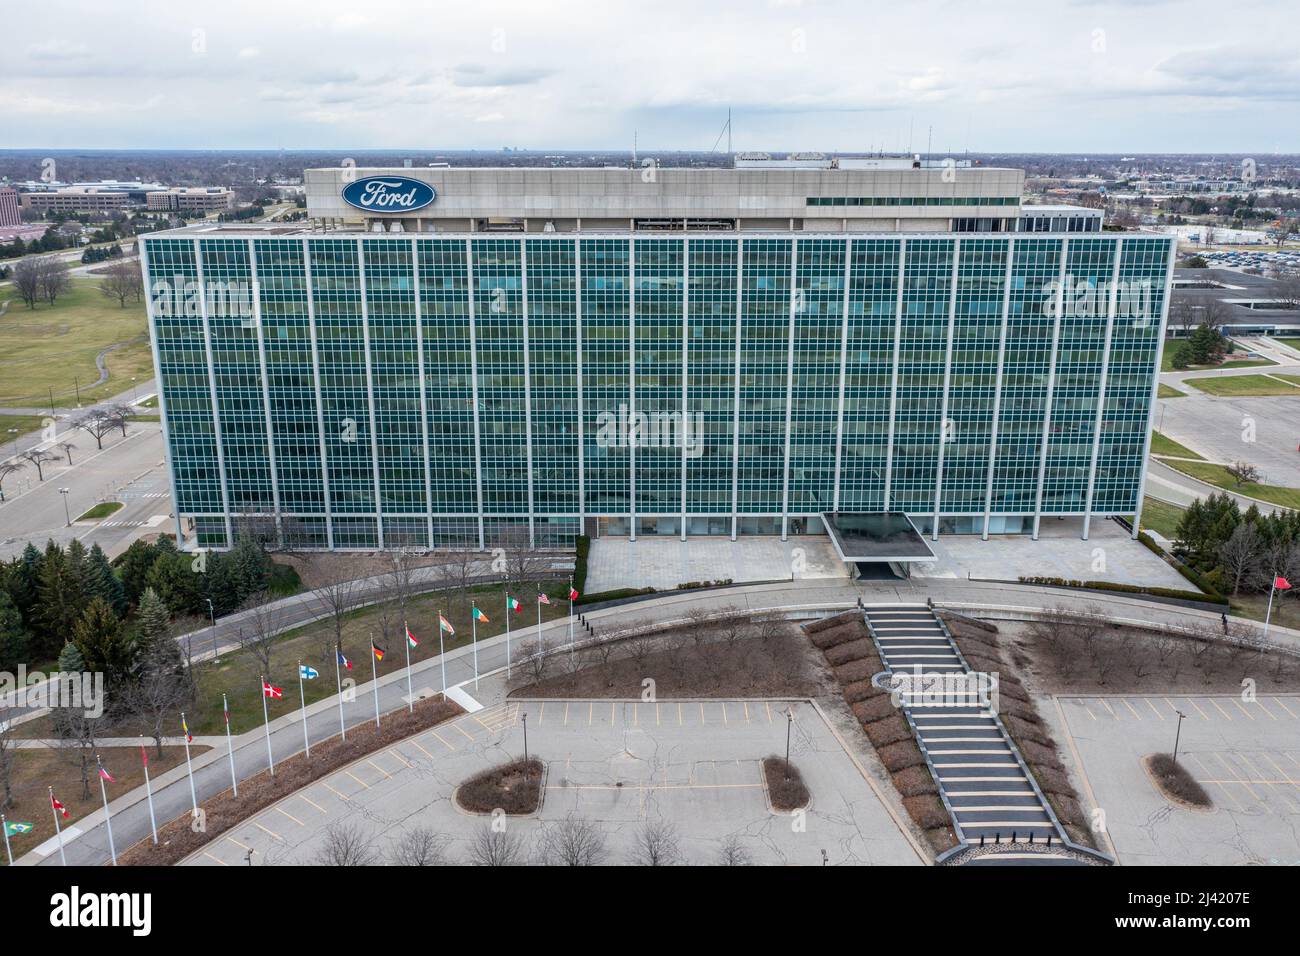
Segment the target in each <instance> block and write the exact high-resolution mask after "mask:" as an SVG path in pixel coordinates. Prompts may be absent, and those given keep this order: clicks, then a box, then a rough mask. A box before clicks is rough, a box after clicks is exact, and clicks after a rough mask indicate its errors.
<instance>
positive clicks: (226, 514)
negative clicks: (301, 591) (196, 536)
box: [194, 239, 235, 548]
mask: <svg viewBox="0 0 1300 956" xmlns="http://www.w3.org/2000/svg"><path fill="white" fill-rule="evenodd" d="M194 277H195V280H196V281H197V282H198V286H199V315H200V316H201V317H202V319H203V351H204V353H205V355H206V358H207V365H208V396H209V397H210V398H211V399H212V435H213V437H214V438H215V439H216V442H217V475H218V477H219V478H220V480H221V511H222V517H223V518H224V522H225V526H226V547H228V548H230V547H234V544H235V532H234V527H233V525H232V524H231V521H230V488H229V482H228V480H227V477H226V448H225V444H224V443H223V442H222V440H221V407H220V406H219V405H218V404H217V369H216V365H215V364H214V362H213V359H212V326H211V321H210V319H209V318H208V291H207V284H206V283H205V282H204V279H203V250H202V249H201V248H200V247H199V240H198V239H195V240H194Z"/></svg>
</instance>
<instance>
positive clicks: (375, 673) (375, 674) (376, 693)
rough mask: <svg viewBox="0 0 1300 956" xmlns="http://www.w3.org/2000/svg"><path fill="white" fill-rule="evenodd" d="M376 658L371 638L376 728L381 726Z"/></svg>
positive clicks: (371, 679)
mask: <svg viewBox="0 0 1300 956" xmlns="http://www.w3.org/2000/svg"><path fill="white" fill-rule="evenodd" d="M378 660H379V659H378V658H377V657H375V638H374V635H373V634H372V635H371V637H370V687H371V689H372V690H373V691H374V694H375V726H376V727H378V726H379V664H378Z"/></svg>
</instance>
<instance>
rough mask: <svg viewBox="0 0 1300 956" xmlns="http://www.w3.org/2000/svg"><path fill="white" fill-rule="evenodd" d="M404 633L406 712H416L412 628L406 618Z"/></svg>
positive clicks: (403, 626)
mask: <svg viewBox="0 0 1300 956" xmlns="http://www.w3.org/2000/svg"><path fill="white" fill-rule="evenodd" d="M402 630H403V631H405V633H404V634H403V635H402V637H403V638H405V640H404V641H403V642H402V643H403V644H405V645H406V712H407V713H408V714H413V713H415V691H414V690H412V689H411V628H410V626H409V625H408V624H407V623H406V621H405V620H403V621H402Z"/></svg>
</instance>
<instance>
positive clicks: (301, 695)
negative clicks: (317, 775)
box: [298, 661, 311, 757]
mask: <svg viewBox="0 0 1300 956" xmlns="http://www.w3.org/2000/svg"><path fill="white" fill-rule="evenodd" d="M298 701H299V702H300V703H301V704H302V749H303V753H305V754H306V755H307V756H308V757H310V756H311V738H310V737H308V736H307V691H305V690H304V689H303V683H302V661H299V662H298Z"/></svg>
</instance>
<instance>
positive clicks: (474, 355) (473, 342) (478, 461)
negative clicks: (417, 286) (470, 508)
mask: <svg viewBox="0 0 1300 956" xmlns="http://www.w3.org/2000/svg"><path fill="white" fill-rule="evenodd" d="M465 291H466V303H467V304H468V306H469V382H470V386H469V387H470V402H471V404H472V407H473V410H474V497H475V501H476V502H477V505H478V518H477V520H478V549H479V550H480V551H482V550H484V548H485V547H486V543H485V541H484V536H483V435H482V426H481V425H480V423H479V413H478V412H479V410H478V329H477V326H476V312H477V310H476V309H475V307H474V247H473V240H472V239H466V240H465Z"/></svg>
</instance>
